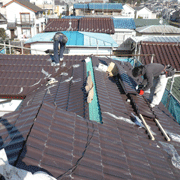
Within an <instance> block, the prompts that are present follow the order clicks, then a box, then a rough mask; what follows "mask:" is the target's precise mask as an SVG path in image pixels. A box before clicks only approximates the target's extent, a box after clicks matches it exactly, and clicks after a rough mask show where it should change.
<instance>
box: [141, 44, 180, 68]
mask: <svg viewBox="0 0 180 180" xmlns="http://www.w3.org/2000/svg"><path fill="white" fill-rule="evenodd" d="M141 54H155V56H154V58H153V62H156V63H161V64H164V65H168V64H171V65H172V66H173V67H174V68H176V70H177V71H180V63H179V62H180V44H178V43H170V42H168V43H165V42H141ZM150 62H151V57H150V56H145V57H143V62H142V63H144V64H149V63H150Z"/></svg>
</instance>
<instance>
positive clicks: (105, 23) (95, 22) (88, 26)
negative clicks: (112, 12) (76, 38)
mask: <svg viewBox="0 0 180 180" xmlns="http://www.w3.org/2000/svg"><path fill="white" fill-rule="evenodd" d="M79 31H85V32H96V33H107V34H114V32H115V31H114V23H113V19H112V18H97V17H95V18H89V17H84V18H81V19H79Z"/></svg>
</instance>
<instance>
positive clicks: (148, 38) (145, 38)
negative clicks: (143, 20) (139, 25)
mask: <svg viewBox="0 0 180 180" xmlns="http://www.w3.org/2000/svg"><path fill="white" fill-rule="evenodd" d="M131 39H132V40H133V41H134V42H140V41H148V42H174V43H180V37H179V36H163V35H162V36H135V37H131Z"/></svg>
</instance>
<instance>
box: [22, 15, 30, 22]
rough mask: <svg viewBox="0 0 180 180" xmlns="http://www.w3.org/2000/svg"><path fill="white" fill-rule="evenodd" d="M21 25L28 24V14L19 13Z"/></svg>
mask: <svg viewBox="0 0 180 180" xmlns="http://www.w3.org/2000/svg"><path fill="white" fill-rule="evenodd" d="M20 17H21V23H30V14H29V13H21V14H20Z"/></svg>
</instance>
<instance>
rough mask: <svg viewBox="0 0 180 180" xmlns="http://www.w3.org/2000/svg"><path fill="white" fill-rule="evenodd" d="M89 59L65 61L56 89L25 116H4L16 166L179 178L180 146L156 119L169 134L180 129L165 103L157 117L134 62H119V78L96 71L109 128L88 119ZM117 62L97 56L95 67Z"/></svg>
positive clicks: (32, 97) (22, 112)
mask: <svg viewBox="0 0 180 180" xmlns="http://www.w3.org/2000/svg"><path fill="white" fill-rule="evenodd" d="M7 57H8V56H7ZM84 59H85V57H83V56H82V57H80V56H79V57H78V56H65V60H64V62H65V63H66V65H67V67H70V68H68V69H66V71H65V72H66V73H67V74H65V73H62V72H61V73H62V74H61V73H59V74H58V75H56V76H55V78H56V79H57V80H58V83H57V84H52V85H48V86H46V84H44V85H42V86H40V87H38V89H36V90H35V91H32V92H31V93H29V94H28V95H27V96H26V99H25V100H24V101H23V103H22V106H21V108H20V109H19V111H17V112H14V113H11V114H8V115H6V116H4V117H3V119H4V120H3V121H4V122H6V123H4V126H3V128H0V136H1V137H2V140H1V143H2V144H3V142H4V141H5V142H6V140H5V139H7V141H8V142H9V144H8V146H9V147H11V148H9V149H6V152H7V154H8V158H9V161H11V162H15V161H14V160H17V161H16V163H12V164H13V165H15V166H17V167H19V168H23V169H27V170H30V171H31V172H35V171H37V170H46V171H48V172H49V173H50V174H52V175H53V176H54V177H56V178H57V177H61V179H83V180H85V179H113V180H115V179H168V180H169V179H178V178H179V176H180V171H179V169H178V168H176V167H175V166H174V165H173V164H172V157H173V158H174V159H173V160H178V159H176V157H179V155H180V148H179V142H176V141H170V142H166V141H165V140H164V137H163V136H162V134H161V132H160V131H159V129H158V127H157V126H156V124H155V123H154V121H153V118H154V116H155V117H156V118H158V119H159V121H160V123H161V124H162V126H163V127H164V128H165V129H166V130H167V131H168V132H169V133H170V132H171V133H175V134H178V133H179V132H180V131H179V130H180V127H179V125H178V124H177V123H176V122H175V121H174V119H173V117H172V116H171V115H170V113H168V111H167V110H166V109H165V108H164V106H163V105H162V103H161V104H160V106H159V107H156V108H155V109H154V112H152V111H151V109H150V108H149V107H148V104H147V101H146V98H147V97H146V96H147V94H145V95H144V96H139V95H138V94H137V93H136V91H135V90H134V89H135V88H134V87H135V85H136V83H137V80H136V79H133V78H132V75H131V69H132V66H131V65H130V64H129V63H123V62H115V63H116V64H117V66H118V70H119V76H117V77H115V78H110V77H107V75H106V73H105V72H102V71H98V70H96V69H95V68H94V76H95V82H96V90H97V94H98V100H99V105H100V109H101V115H102V122H103V124H100V123H96V122H94V121H89V120H88V113H86V112H87V111H88V110H87V109H88V108H86V107H87V104H86V103H85V102H84V100H85V99H84V98H85V94H84V92H83V87H84V78H86V76H85V74H86V71H85V70H86V66H85V62H82V60H84ZM111 61H112V60H111V59H107V58H98V57H92V64H93V67H96V66H98V65H99V63H105V64H108V63H109V62H111ZM72 65H76V66H72ZM69 77H70V78H71V80H69V79H70V78H69ZM72 77H73V79H72ZM80 78H81V80H80ZM78 79H79V81H76V80H78ZM68 80H69V81H68ZM73 80H75V81H74V82H73ZM141 80H142V79H141V78H139V79H138V83H139V82H140V81H141ZM53 85H55V86H53ZM127 98H130V99H131V102H130V103H129V102H128V101H126V100H127ZM82 99H84V100H82ZM82 103H84V104H83V105H82V106H81V104H82ZM76 107H77V108H76ZM79 107H80V109H79ZM83 108H84V109H83ZM70 111H71V112H70ZM81 112H85V113H84V114H83V113H81ZM131 113H133V114H135V115H137V114H138V113H141V114H143V116H144V118H145V119H146V121H147V123H148V125H150V127H151V129H152V131H153V132H154V133H155V134H156V135H155V141H151V140H150V139H149V138H148V135H147V134H146V130H145V129H144V128H139V126H137V125H136V124H135V123H134V122H133V121H131ZM1 120H2V119H1ZM10 123H12V124H13V128H14V129H12V127H11V126H10V125H9V124H10ZM26 128H27V129H29V132H28V133H27V132H26V131H25V130H26ZM14 130H15V131H14ZM17 130H18V131H17ZM8 134H10V135H9V137H8ZM27 134H28V135H27ZM22 136H23V138H22ZM6 137H8V138H6ZM12 137H13V139H14V141H12V140H11V139H12ZM22 142H24V143H22ZM162 143H166V144H164V146H163V144H162ZM4 144H6V143H4ZM168 145H169V146H168ZM5 147H6V146H5ZM13 147H14V148H13ZM163 147H165V148H163ZM172 147H174V148H175V151H173V149H172ZM6 148H7V147H6ZM18 155H20V156H19V158H18V159H17V158H14V157H18ZM13 158H14V160H13ZM177 165H178V161H177Z"/></svg>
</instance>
